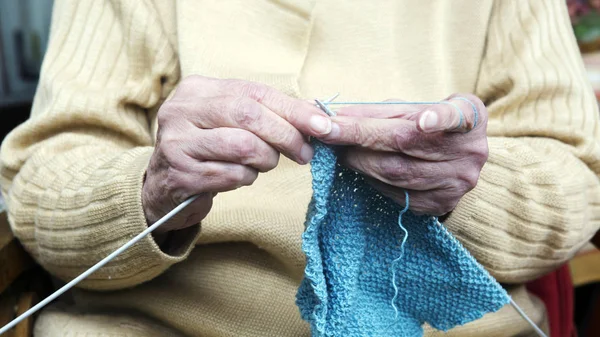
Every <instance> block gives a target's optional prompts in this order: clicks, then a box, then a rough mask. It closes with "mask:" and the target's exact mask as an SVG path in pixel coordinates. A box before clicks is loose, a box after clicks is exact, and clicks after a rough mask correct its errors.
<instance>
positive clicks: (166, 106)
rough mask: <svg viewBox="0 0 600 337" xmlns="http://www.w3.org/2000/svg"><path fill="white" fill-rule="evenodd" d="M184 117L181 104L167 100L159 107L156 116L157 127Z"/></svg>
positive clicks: (183, 109)
mask: <svg viewBox="0 0 600 337" xmlns="http://www.w3.org/2000/svg"><path fill="white" fill-rule="evenodd" d="M182 115H185V108H184V106H183V103H182V102H181V101H178V100H173V99H171V100H169V101H167V102H165V103H163V105H162V106H161V107H160V109H159V110H158V113H157V115H156V121H157V123H158V126H159V127H161V126H165V125H168V124H169V122H171V121H172V120H173V119H174V118H177V117H178V116H182Z"/></svg>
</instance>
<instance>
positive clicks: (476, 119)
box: [452, 97, 479, 129]
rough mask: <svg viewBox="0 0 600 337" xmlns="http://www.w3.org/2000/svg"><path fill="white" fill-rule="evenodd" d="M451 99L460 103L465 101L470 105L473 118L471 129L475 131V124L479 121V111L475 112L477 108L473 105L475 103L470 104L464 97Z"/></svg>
mask: <svg viewBox="0 0 600 337" xmlns="http://www.w3.org/2000/svg"><path fill="white" fill-rule="evenodd" d="M452 99H460V100H462V101H465V102H467V103H469V104H471V108H472V109H473V114H474V115H475V116H474V120H473V129H475V127H476V126H477V122H478V121H479V110H477V106H476V105H475V103H473V102H471V100H469V99H466V98H464V97H454V98H452Z"/></svg>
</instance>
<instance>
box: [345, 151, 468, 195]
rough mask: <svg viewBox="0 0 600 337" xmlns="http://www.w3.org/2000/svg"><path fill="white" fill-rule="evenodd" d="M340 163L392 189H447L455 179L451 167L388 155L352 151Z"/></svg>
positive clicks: (397, 155)
mask: <svg viewBox="0 0 600 337" xmlns="http://www.w3.org/2000/svg"><path fill="white" fill-rule="evenodd" d="M341 160H342V163H343V164H345V165H346V166H348V167H349V168H351V169H353V170H356V171H358V172H361V173H363V174H365V175H367V176H370V177H373V178H376V179H377V180H379V181H382V182H384V183H386V184H389V185H391V186H395V187H397V188H398V187H400V188H404V189H412V190H421V191H423V190H432V189H438V188H446V187H449V186H447V182H448V181H451V179H452V178H454V176H455V175H456V174H455V173H454V172H453V171H454V169H453V166H452V165H449V164H447V163H445V162H433V161H426V160H421V159H418V158H414V157H409V156H406V155H402V154H398V153H390V152H375V151H371V150H368V149H361V148H353V149H349V150H347V151H344V153H343V154H342V155H341Z"/></svg>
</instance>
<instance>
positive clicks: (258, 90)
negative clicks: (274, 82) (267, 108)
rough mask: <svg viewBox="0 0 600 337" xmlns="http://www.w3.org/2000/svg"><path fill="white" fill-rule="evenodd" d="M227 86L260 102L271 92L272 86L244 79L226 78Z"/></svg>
mask: <svg viewBox="0 0 600 337" xmlns="http://www.w3.org/2000/svg"><path fill="white" fill-rule="evenodd" d="M225 86H226V87H228V88H230V89H231V90H232V91H233V92H235V93H236V94H238V95H240V96H246V97H249V98H252V99H254V100H256V101H258V102H260V101H261V100H263V99H264V98H265V97H266V96H267V95H268V94H269V92H270V88H269V87H268V86H266V85H264V84H261V83H256V82H250V81H244V80H235V79H232V80H225Z"/></svg>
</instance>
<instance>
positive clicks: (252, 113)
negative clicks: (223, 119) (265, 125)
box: [232, 97, 262, 128]
mask: <svg viewBox="0 0 600 337" xmlns="http://www.w3.org/2000/svg"><path fill="white" fill-rule="evenodd" d="M232 105H233V107H232V115H233V118H234V120H235V121H236V122H237V123H238V124H239V125H240V126H241V127H244V128H247V127H250V126H252V125H255V123H256V122H257V121H258V120H259V119H260V117H261V114H262V111H261V108H260V106H259V105H258V104H257V103H256V102H255V101H253V100H251V99H248V98H244V97H238V98H236V99H234V100H233V102H232Z"/></svg>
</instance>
